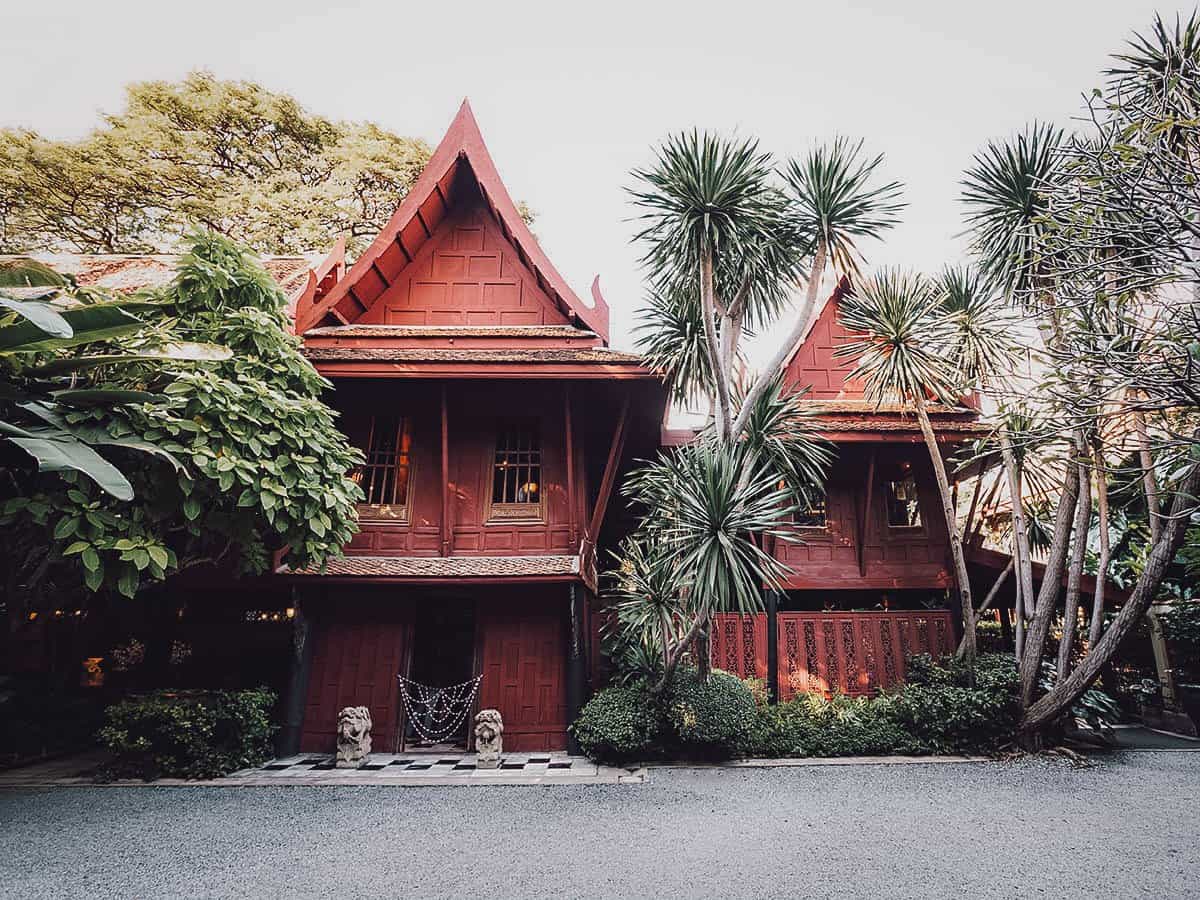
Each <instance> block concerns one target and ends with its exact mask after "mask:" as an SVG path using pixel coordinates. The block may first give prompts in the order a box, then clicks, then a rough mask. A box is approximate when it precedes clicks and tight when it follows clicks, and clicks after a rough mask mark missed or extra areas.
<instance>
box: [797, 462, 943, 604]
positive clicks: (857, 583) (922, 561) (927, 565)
mask: <svg viewBox="0 0 1200 900" xmlns="http://www.w3.org/2000/svg"><path fill="white" fill-rule="evenodd" d="M870 452H871V450H870V448H869V447H847V446H843V447H841V448H840V455H839V456H838V458H837V459H836V460H835V462H834V464H833V467H832V469H831V471H830V476H829V483H828V494H827V501H826V502H827V509H828V513H827V515H828V522H829V525H828V528H826V529H803V530H801V531H800V532H799V537H800V539H801V543H787V542H783V541H780V542H778V543H777V544H776V548H775V555H776V557H777V558H778V559H780V560H781V561H783V562H784V563H786V564H787V565H788V566H789V567H790V568H791V569H792V575H791V576H789V578H788V580H787V587H789V588H792V589H795V590H807V589H815V588H843V589H846V588H872V589H874V588H882V589H886V588H931V589H940V588H945V587H949V586H950V585H951V584H952V583H953V578H952V573H951V569H950V565H949V563H950V557H949V553H950V542H949V537H948V535H947V532H946V525H945V522H944V521H943V520H942V513H941V501H940V500H939V498H938V493H937V484H936V482H935V481H934V476H933V469H932V466H931V465H930V463H929V460H928V458H927V457H926V456H925V454H924V450H923V448H921V447H915V446H914V447H909V446H881V447H878V448H877V449H876V451H875V452H876V453H877V463H876V472H875V486H874V488H873V490H872V491H871V508H870V509H869V510H867V511H866V529H865V539H864V541H863V544H864V547H863V551H864V553H863V555H864V558H865V562H866V572H865V574H864V573H862V572H861V571H860V569H859V561H858V550H859V546H858V545H859V533H860V521H859V520H860V519H861V518H862V517H863V510H862V505H863V502H864V500H865V494H866V473H867V471H868V468H869V466H868V462H867V454H868V453H870ZM902 463H908V464H909V465H910V466H911V471H913V472H915V474H916V477H917V484H918V491H919V495H920V503H921V520H922V525H921V527H920V528H913V529H908V528H892V527H889V526H888V524H887V497H886V486H887V481H888V480H889V478H890V477H891V476H892V475H893V474H896V473H897V471H898V467H899V466H900V465H901V464H902Z"/></svg>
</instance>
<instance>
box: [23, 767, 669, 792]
mask: <svg viewBox="0 0 1200 900" xmlns="http://www.w3.org/2000/svg"><path fill="white" fill-rule="evenodd" d="M647 775H648V773H647V770H646V769H645V768H635V769H607V770H605V771H601V772H598V773H596V774H589V775H526V776H521V775H493V776H486V777H479V776H475V777H463V776H444V775H443V776H431V777H420V778H414V777H412V776H395V777H390V778H389V777H385V776H380V775H374V776H364V775H332V776H330V775H313V776H304V777H302V778H300V777H293V778H278V777H270V776H256V775H253V774H249V775H245V774H240V773H237V772H234V773H233V774H232V775H229V776H227V777H225V778H214V779H209V780H204V781H188V780H186V779H183V778H160V779H158V780H157V781H137V780H132V779H128V780H119V781H108V782H95V781H89V780H87V779H84V778H61V779H57V780H48V781H37V780H30V781H26V782H16V781H13V782H11V783H4V784H0V790H3V789H4V788H22V789H25V788H72V787H85V788H178V787H205V788H243V787H244V788H259V787H288V788H308V787H394V788H421V787H481V786H482V787H488V786H495V787H523V786H535V785H541V786H554V785H588V784H644V783H645V782H646V780H647Z"/></svg>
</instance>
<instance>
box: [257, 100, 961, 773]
mask: <svg viewBox="0 0 1200 900" xmlns="http://www.w3.org/2000/svg"><path fill="white" fill-rule="evenodd" d="M847 287H848V285H847V283H846V282H845V281H843V282H842V283H841V284H839V285H838V287H837V289H836V290H835V291H834V292H833V294H832V295H831V296H830V298H829V300H828V301H827V302H826V304H825V305H824V307H823V308H822V310H821V311H820V312H819V313H818V315H817V316H816V317H815V318H814V321H813V323H812V325H811V327H810V329H809V332H808V334H807V335H806V336H805V338H804V339H803V340H802V341H801V342H800V343H799V344H798V346H797V347H796V348H795V350H794V352H793V353H792V355H791V358H790V359H789V360H788V362H787V364H786V365H787V369H786V373H787V374H786V378H787V382H788V384H790V385H791V386H792V387H793V388H795V389H797V390H799V389H806V391H807V393H806V398H807V399H806V401H805V402H807V403H810V404H812V409H813V410H814V412H815V413H816V414H817V415H818V416H819V422H820V423H821V428H822V430H823V432H824V433H825V434H826V435H827V436H828V437H829V438H830V439H831V440H833V441H834V442H835V443H836V445H837V447H838V453H839V455H838V459H837V462H836V464H835V465H834V467H833V470H832V472H831V473H830V477H829V482H828V485H827V496H826V503H825V508H824V510H823V518H822V520H821V521H811V520H810V521H808V522H807V523H806V524H805V527H803V528H802V536H803V543H801V544H790V543H785V542H778V543H777V544H775V546H774V551H773V552H774V553H775V554H776V555H777V556H778V558H779V559H781V560H782V561H784V562H785V563H786V564H787V565H788V567H789V570H790V572H791V575H790V576H789V578H788V580H787V583H786V585H785V587H786V588H787V593H786V594H785V595H784V596H783V597H782V598H778V599H779V600H780V609H781V611H779V612H778V613H777V614H776V615H775V617H774V618H769V617H768V616H766V615H760V616H756V617H747V618H739V617H732V616H725V617H720V620H719V621H718V622H717V623H716V628H715V633H714V634H713V635H712V644H711V647H712V659H713V662H714V664H715V665H717V666H720V667H722V668H726V669H729V670H731V671H735V672H738V673H740V674H743V675H757V676H759V677H769V675H775V678H776V679H777V683H778V687H779V693H780V696H782V697H784V698H786V697H789V696H791V695H792V694H793V693H794V692H796V691H809V690H812V691H820V692H824V693H831V692H834V691H841V692H845V693H850V694H866V693H871V692H874V691H876V690H879V689H881V688H884V687H888V686H890V685H892V684H894V683H896V682H898V681H899V680H900V679H902V678H903V665H904V661H903V654H904V652H905V650H910V649H911V650H913V651H916V650H924V649H929V650H933V651H935V652H936V651H937V650H947V649H950V646H951V643H952V641H953V631H954V623H953V618H952V616H951V614H950V613H949V612H947V611H945V609H929V608H928V607H929V606H931V605H934V606H936V605H937V604H938V602H939V601H940V602H941V603H942V604H943V605H945V601H946V599H947V591H948V589H950V588H952V587H953V577H952V570H951V567H950V565H949V554H948V541H947V533H946V527H945V523H944V522H943V521H941V519H940V514H939V511H940V505H939V503H938V501H937V494H936V489H935V487H934V481H933V477H932V469H931V466H930V463H929V460H928V458H927V457H926V455H925V454H926V451H925V448H924V446H923V445H922V444H921V442H920V435H919V432H918V430H917V427H916V423H915V421H914V420H913V419H911V417H905V416H903V415H902V414H901V413H900V412H899V411H898V410H894V409H888V408H883V409H880V408H875V407H873V406H869V405H868V404H866V403H865V401H864V400H863V395H862V386H861V385H859V384H856V383H854V382H852V381H849V380H848V379H847V374H848V372H849V371H850V368H851V365H850V363H849V362H847V361H845V360H843V359H841V358H839V357H837V356H835V351H836V348H837V347H838V346H839V345H840V344H841V343H843V342H845V341H846V340H848V339H849V338H850V337H851V336H850V335H849V334H848V333H847V332H846V331H845V329H844V328H843V327H842V325H841V323H840V322H839V320H838V303H839V299H840V297H841V295H842V293H843V292H844V291H845V290H846V289H847ZM292 309H293V311H294V316H295V327H296V331H297V333H298V334H299V335H301V336H302V338H303V340H304V347H305V353H306V354H307V355H308V357H309V359H310V360H312V362H313V363H314V365H316V367H317V369H318V370H319V371H320V372H322V373H323V374H325V375H326V376H328V377H329V378H330V379H331V380H332V381H333V383H334V385H335V390H334V392H333V395H332V397H331V399H330V402H331V403H332V404H333V405H334V406H335V407H336V408H337V409H338V410H339V411H340V413H341V422H342V426H343V428H344V430H345V431H346V433H347V435H348V436H349V437H350V438H351V440H352V441H353V442H354V443H355V444H356V445H357V446H359V447H360V448H362V449H363V451H364V453H365V454H366V455H367V457H368V459H367V463H368V464H367V466H366V467H364V468H363V470H362V471H360V472H358V473H357V474H356V477H357V478H359V480H360V484H361V485H362V486H363V488H364V491H365V492H366V494H367V501H368V504H367V505H364V506H363V507H362V508H361V510H360V522H361V531H360V532H359V534H358V535H356V536H355V538H354V539H353V540H352V541H351V543H350V544H349V546H348V547H347V548H346V556H345V557H344V558H343V559H340V560H336V561H334V562H333V563H331V564H330V565H329V566H328V567H327V568H326V569H325V570H324V571H322V572H284V573H281V574H282V575H283V576H284V577H285V578H287V579H289V580H290V581H291V582H292V583H293V584H294V585H295V586H296V589H297V592H298V596H299V598H300V600H299V603H300V605H301V607H302V612H303V616H304V618H305V620H306V621H307V622H309V623H310V630H309V634H310V642H311V650H310V652H311V665H310V667H309V669H310V672H309V674H308V677H307V683H306V684H303V685H302V686H301V689H302V690H303V691H304V693H305V695H306V701H305V703H304V705H303V709H304V716H303V725H302V728H301V729H300V735H301V738H300V744H299V746H300V748H301V749H303V750H306V751H321V750H325V751H327V750H329V749H331V745H332V742H333V728H334V722H335V720H336V716H337V712H338V710H339V709H341V708H342V707H344V706H350V705H366V706H368V707H369V708H370V709H371V713H372V718H373V719H374V721H375V746H376V747H377V748H379V749H381V750H397V749H399V748H400V747H401V746H402V745H403V744H404V743H405V742H406V741H411V740H412V739H413V737H414V735H413V733H412V732H411V729H409V728H408V727H407V725H406V723H405V721H404V711H403V709H402V706H401V703H400V694H399V690H398V685H397V680H396V676H397V675H398V674H404V675H405V676H406V677H409V678H412V679H414V680H417V681H421V682H423V683H429V684H431V685H436V686H441V685H445V684H453V683H458V682H462V681H466V680H468V679H470V678H473V677H478V676H482V680H481V683H480V692H479V697H478V700H477V703H476V708H480V707H495V708H497V709H499V710H500V712H501V714H502V715H503V717H504V722H505V746H506V747H508V748H509V749H512V750H534V751H545V750H557V749H562V748H563V747H565V746H566V745H567V725H568V723H569V721H570V720H571V718H572V716H573V714H574V712H575V711H576V710H577V707H578V705H579V704H580V702H581V701H582V699H583V697H584V696H585V694H586V690H587V685H586V683H585V681H586V679H587V675H588V673H589V672H590V673H591V674H592V676H593V681H594V680H595V678H596V677H598V676H599V673H600V671H601V669H602V667H601V665H600V660H599V658H598V657H599V646H598V640H597V623H598V622H599V620H600V616H599V615H597V611H596V609H595V605H596V600H595V591H596V587H597V585H596V559H597V548H598V547H603V546H612V545H613V544H614V542H615V540H616V539H617V538H618V537H619V535H620V533H621V529H622V526H623V522H622V521H621V520H620V517H616V516H610V515H608V507H609V499H610V498H611V496H612V494H613V492H614V489H615V487H616V485H617V482H618V479H619V477H620V475H621V473H622V472H623V470H625V469H627V468H628V466H629V465H630V464H631V462H632V460H633V459H634V458H638V457H642V458H644V457H646V456H649V455H651V454H653V453H654V452H655V451H656V450H657V448H658V447H659V444H660V435H664V436H667V437H669V436H670V435H668V434H667V433H666V432H662V431H661V423H662V420H663V413H664V407H665V403H666V395H665V391H664V388H663V386H662V384H661V383H660V380H659V379H658V377H657V376H656V375H655V373H653V372H651V371H648V370H647V369H646V368H645V367H644V366H642V365H641V364H640V362H639V360H638V358H637V357H636V356H633V355H631V354H625V353H619V352H616V351H613V350H610V349H609V348H608V347H607V334H608V308H607V306H606V305H605V303H604V301H603V297H602V296H601V295H600V293H599V290H598V288H597V286H596V285H595V284H593V288H592V302H591V303H590V304H587V303H584V302H583V301H582V300H581V299H580V298H579V297H578V296H577V295H576V294H575V293H574V292H572V290H571V289H570V287H569V286H568V285H567V284H566V283H565V281H564V280H563V279H562V277H561V276H560V275H559V274H558V272H557V271H556V270H555V269H554V267H553V265H552V264H551V263H550V261H549V260H548V259H546V257H545V255H544V254H543V252H542V251H541V249H540V247H539V246H538V244H537V242H536V240H534V238H533V237H532V235H531V234H530V233H529V231H528V228H527V227H526V226H525V223H524V222H523V221H522V220H521V219H520V217H519V215H518V214H517V211H516V208H515V206H514V205H513V203H512V200H511V198H510V197H509V195H508V193H507V191H506V190H505V188H504V185H503V183H502V182H501V181H500V178H499V175H498V173H497V172H496V169H495V167H494V164H493V163H492V160H491V158H490V155H489V154H488V152H487V148H486V147H485V146H484V144H483V140H482V137H481V136H480V134H479V131H478V128H477V126H476V124H475V121H474V118H473V117H472V115H471V112H470V109H469V107H467V106H466V104H464V106H463V108H462V109H461V110H460V112H459V114H458V116H457V117H456V119H455V120H454V123H453V124H452V125H451V127H450V130H449V131H448V133H447V135H446V137H445V138H444V139H443V141H442V143H441V144H440V145H439V146H438V148H437V149H436V151H435V152H434V154H433V156H432V158H431V159H430V162H429V164H428V166H427V167H426V169H425V171H424V172H423V174H422V175H421V177H420V179H419V180H418V182H417V183H416V185H415V186H414V187H413V189H412V191H411V192H410V193H409V195H408V196H407V197H406V198H405V199H404V201H403V203H402V204H401V205H400V207H399V209H398V210H397V211H396V214H395V215H394V216H393V218H392V219H391V221H390V222H389V223H388V224H387V226H385V227H384V229H383V230H382V231H381V232H380V234H379V236H378V237H377V238H376V240H375V241H374V242H373V243H372V245H371V246H370V248H368V250H367V251H366V252H365V253H363V255H362V256H361V257H359V258H358V259H357V260H356V261H355V262H354V264H353V266H350V267H349V268H348V267H347V265H346V263H345V258H344V246H342V245H339V246H338V247H335V248H334V251H333V252H332V253H331V254H330V256H329V257H328V258H327V259H326V260H325V261H324V262H323V263H322V264H321V265H320V266H318V267H317V268H315V269H314V270H313V271H312V272H311V274H310V275H309V277H308V280H307V284H306V285H305V287H304V288H303V289H302V290H301V291H299V292H298V293H297V294H296V296H294V297H293V298H292ZM934 417H935V420H936V421H937V424H938V430H939V433H940V434H941V436H942V439H943V440H944V441H945V442H946V444H947V447H952V446H953V445H954V444H955V443H956V442H958V441H961V440H962V439H964V438H966V437H969V436H972V435H973V434H974V433H976V432H977V431H978V430H979V426H978V425H977V424H976V417H977V413H976V411H975V410H974V409H971V408H969V407H963V408H953V409H946V408H939V409H937V410H936V411H935V413H934ZM676 436H678V435H676ZM667 443H670V441H669V440H668V441H667ZM514 473H515V474H514ZM510 476H511V477H510ZM896 484H900V485H902V488H901V492H902V493H903V495H904V496H903V498H902V500H899V501H898V500H897V498H896V496H895V495H896V490H897V489H896V488H895V487H894V485H896ZM897 515H903V516H906V517H907V518H906V519H905V521H904V522H903V523H900V524H898V523H897V522H896V516H897ZM918 601H919V605H920V607H921V609H920V610H919V611H918V610H915V609H913V610H905V609H903V607H905V606H906V605H912V604H917V603H918ZM863 610H867V611H863ZM870 610H874V611H870ZM772 633H773V634H775V635H776V637H775V644H776V646H775V647H770V646H769V643H768V635H769V634H772ZM772 661H776V662H775V665H776V669H777V672H776V673H768V669H769V667H770V665H771V663H772ZM301 680H302V681H303V679H301Z"/></svg>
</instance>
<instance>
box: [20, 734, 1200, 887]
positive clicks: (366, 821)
mask: <svg viewBox="0 0 1200 900" xmlns="http://www.w3.org/2000/svg"><path fill="white" fill-rule="evenodd" d="M1198 844H1200V753H1187V752H1183V753H1169V752H1165V753H1128V754H1122V755H1120V756H1117V757H1112V758H1108V759H1104V760H1102V761H1100V762H1099V763H1097V764H1096V765H1095V766H1093V767H1092V768H1087V769H1075V768H1072V767H1071V766H1070V765H1068V764H1067V763H1065V762H1063V761H1059V760H1040V759H1039V760H1022V761H1019V762H1010V763H981V764H960V765H941V766H936V765H911V766H888V767H884V766H854V767H823V768H781V769H740V770H739V769H721V770H712V769H675V770H655V771H653V772H652V773H651V780H650V782H649V783H647V784H645V785H612V786H581V787H566V786H564V787H519V788H502V787H498V788H492V787H474V788H386V787H385V788H374V787H318V788H306V787H294V788H288V787H280V788H274V787H271V788H193V787H155V788H149V787H147V788H140V787H138V788H50V789H40V790H33V789H29V790H24V789H22V790H16V789H13V790H4V791H0V848H2V849H0V895H3V896H5V897H21V898H27V897H89V898H97V897H118V896H119V897H168V896H172V897H173V896H187V897H235V896H237V897H297V896H334V895H337V896H339V897H341V898H353V897H358V896H371V897H406V898H407V897H421V898H424V897H455V898H464V897H465V898H475V897H480V898H484V900H490V898H496V900H504V898H509V897H526V896H528V897H551V896H554V897H584V896H589V897H590V896H596V897H647V896H651V897H657V898H665V897H670V896H676V895H687V896H691V897H860V896H861V897H970V898H979V897H1013V896H1017V895H1018V894H1019V895H1021V896H1024V897H1031V896H1046V897H1075V896H1078V897H1084V896H1092V897H1097V896H1102V897H1122V898H1129V897H1158V898H1167V897H1170V898H1175V897H1185V896H1197V895H1200V853H1198V852H1197V846H1198Z"/></svg>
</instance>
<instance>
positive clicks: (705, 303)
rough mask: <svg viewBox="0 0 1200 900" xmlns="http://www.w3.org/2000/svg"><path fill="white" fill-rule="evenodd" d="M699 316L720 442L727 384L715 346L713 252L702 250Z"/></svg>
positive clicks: (724, 435) (726, 426)
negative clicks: (712, 386)
mask: <svg viewBox="0 0 1200 900" xmlns="http://www.w3.org/2000/svg"><path fill="white" fill-rule="evenodd" d="M700 313H701V315H702V316H703V317H704V345H705V347H707V348H708V358H709V365H710V366H711V368H712V373H713V381H714V382H716V384H715V387H716V397H715V398H714V399H715V404H714V405H715V407H716V410H715V411H716V417H717V434H718V435H719V436H720V438H721V440H723V441H724V440H726V439H728V437H729V414H730V409H729V384H728V382H727V381H726V380H725V378H724V373H723V367H722V365H721V349H720V347H719V346H718V344H717V323H716V315H717V298H716V289H715V286H714V284H713V258H712V249H711V248H708V247H706V248H704V250H702V251H701V253H700Z"/></svg>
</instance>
